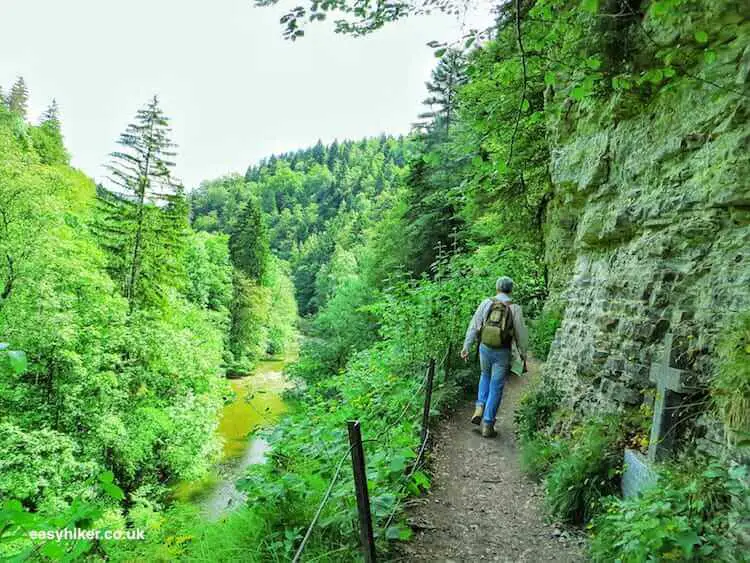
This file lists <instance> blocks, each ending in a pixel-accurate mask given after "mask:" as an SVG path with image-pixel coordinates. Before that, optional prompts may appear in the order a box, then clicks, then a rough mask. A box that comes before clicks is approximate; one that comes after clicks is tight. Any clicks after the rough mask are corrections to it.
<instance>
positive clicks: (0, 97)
mask: <svg viewBox="0 0 750 563" xmlns="http://www.w3.org/2000/svg"><path fill="white" fill-rule="evenodd" d="M0 106H3V107H7V106H6V102H5V93H4V92H3V87H2V86H0Z"/></svg>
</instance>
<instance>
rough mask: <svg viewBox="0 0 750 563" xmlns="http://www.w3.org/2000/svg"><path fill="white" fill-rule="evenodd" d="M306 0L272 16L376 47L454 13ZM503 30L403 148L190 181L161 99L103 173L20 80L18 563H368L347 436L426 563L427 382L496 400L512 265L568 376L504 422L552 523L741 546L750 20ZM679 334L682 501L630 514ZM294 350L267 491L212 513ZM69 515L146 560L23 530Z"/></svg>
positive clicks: (518, 294) (584, 15)
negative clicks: (271, 371) (84, 159)
mask: <svg viewBox="0 0 750 563" xmlns="http://www.w3.org/2000/svg"><path fill="white" fill-rule="evenodd" d="M256 3H257V4H258V5H259V6H260V7H263V6H267V5H271V4H276V2H275V1H269V0H258V1H257V2H256ZM303 4H304V5H303V6H299V7H297V8H294V9H292V10H291V11H290V12H289V14H287V15H285V16H284V17H283V18H282V21H281V28H280V29H279V33H281V34H284V35H285V36H286V37H288V38H289V39H291V40H294V41H295V44H297V45H300V46H301V45H302V44H303V43H304V42H305V41H309V40H310V39H309V38H308V37H304V29H305V28H306V26H308V25H311V26H314V25H317V23H316V22H317V21H318V20H323V19H326V18H328V19H331V18H339V19H335V27H336V30H337V31H338V32H341V33H347V34H352V35H363V34H368V33H373V32H376V30H377V29H379V28H380V27H383V26H385V25H388V24H390V23H391V22H393V21H395V20H398V19H401V18H404V17H419V16H420V15H421V14H422V13H423V12H425V11H427V10H430V9H435V10H444V11H446V12H451V11H452V10H453V9H454V8H455V6H454V4H452V3H450V2H448V3H445V4H443V3H440V4H439V5H437V4H435V5H433V3H430V2H428V3H425V4H421V3H420V4H411V3H405V4H403V5H402V4H394V5H392V4H388V3H386V4H382V3H377V5H375V4H371V3H359V2H354V3H349V2H347V1H342V2H336V3H320V2H310V3H305V2H303ZM495 17H496V20H495V23H494V25H493V26H491V27H490V28H488V29H485V30H477V31H475V32H471V33H468V34H467V35H466V37H464V38H463V39H462V41H461V42H460V43H457V44H440V43H437V42H436V43H435V44H434V45H433V47H434V49H435V55H436V64H435V68H434V70H433V72H432V77H431V80H430V82H429V83H428V84H427V85H426V90H427V96H428V97H427V99H426V100H425V102H424V108H425V109H424V113H422V114H421V115H419V116H415V121H416V122H415V123H414V125H413V128H412V132H411V133H410V134H409V135H406V136H393V135H388V134H383V135H382V136H380V137H374V138H364V139H339V140H333V139H331V140H326V141H323V140H321V141H319V142H318V143H317V144H316V145H314V146H312V147H309V148H302V149H294V148H291V147H290V150H289V151H288V152H285V153H283V154H274V155H269V156H268V157H267V158H265V159H263V160H261V161H259V162H253V163H247V164H248V167H247V169H246V170H245V171H244V173H242V172H239V173H236V174H232V175H226V176H223V177H220V178H216V179H210V180H205V181H203V182H202V183H201V184H200V185H199V186H196V187H190V188H192V189H188V188H186V187H185V186H183V185H182V183H181V182H180V181H179V180H177V179H175V177H174V173H173V170H174V167H175V163H176V162H177V160H178V159H179V158H180V155H179V147H176V146H175V145H174V141H173V133H172V130H171V126H170V118H169V117H168V115H167V113H168V108H163V107H162V104H161V102H160V100H159V98H157V97H153V98H151V99H149V100H146V101H145V103H144V105H143V106H142V107H141V108H140V109H138V108H133V110H134V117H133V120H132V121H131V123H130V124H123V133H122V134H121V136H120V137H119V139H117V145H118V149H117V150H116V151H115V152H113V153H112V154H111V156H110V161H109V163H108V167H107V169H108V173H109V178H108V181H107V182H102V183H99V184H97V183H96V182H94V181H93V180H92V179H91V178H89V177H87V176H86V175H85V174H84V173H83V172H82V171H80V170H76V169H74V168H73V167H71V165H70V155H69V153H68V151H67V149H66V147H65V143H64V138H63V132H64V130H65V124H64V123H63V122H62V119H61V117H60V114H61V110H60V108H58V106H57V104H56V103H55V102H54V101H53V102H52V104H51V105H50V107H49V108H48V110H47V111H46V112H45V113H44V114H43V115H42V117H41V119H40V120H39V121H38V122H36V123H32V122H31V121H30V119H29V118H28V115H27V113H28V107H27V106H28V98H29V90H28V87H27V85H26V83H25V82H24V79H23V78H19V79H18V80H17V81H16V82H15V83H14V84H13V85H12V86H11V87H10V88H8V89H6V90H0V558H6V557H7V558H9V559H10V560H14V561H36V560H39V561H48V560H61V561H79V560H80V561H100V560H102V561H104V560H112V561H172V560H187V561H194V560H195V561H258V562H265V561H290V560H292V559H293V558H294V557H295V554H297V553H298V550H300V549H302V548H304V553H303V556H302V559H301V560H302V561H332V562H334V561H342V562H344V561H359V560H361V558H362V555H361V552H360V549H361V548H360V537H359V522H358V517H357V508H356V503H355V499H354V494H353V490H354V484H353V477H352V474H351V470H350V465H349V464H350V461H349V453H350V447H349V444H348V442H347V431H346V428H347V421H349V420H354V419H356V420H359V421H360V422H361V425H362V428H363V434H364V439H365V440H364V441H365V451H366V462H367V486H368V488H369V495H370V506H371V510H372V520H373V529H374V535H375V542H376V546H377V552H378V558H379V559H382V560H409V559H408V558H404V555H403V554H404V553H406V551H404V550H405V547H404V546H405V545H408V544H409V542H410V541H412V540H413V539H414V538H415V535H416V533H417V531H416V530H415V526H413V522H412V520H411V519H410V517H409V514H410V510H411V509H410V508H409V505H410V502H411V501H413V500H414V499H417V498H424V497H425V496H429V495H430V494H431V491H432V489H433V488H434V483H435V482H436V481H437V480H439V479H440V476H439V475H438V474H436V473H435V472H433V470H432V468H433V461H432V457H433V454H432V453H431V452H429V451H428V453H427V461H426V463H425V462H424V460H422V451H421V450H420V443H421V440H420V435H419V431H420V427H419V422H420V417H421V409H422V403H421V397H422V390H423V385H424V381H423V375H424V373H425V368H426V366H427V362H428V361H429V360H430V359H431V358H432V359H436V360H437V361H438V362H439V375H438V378H437V381H436V384H435V388H434V391H433V396H432V408H431V410H430V412H429V413H428V414H429V415H430V418H431V421H432V423H433V424H435V423H437V421H439V420H443V419H444V418H445V417H446V416H447V415H448V414H449V413H451V412H453V411H454V410H455V409H456V408H458V406H459V405H461V404H462V403H464V402H467V401H468V400H469V399H467V397H469V395H470V394H472V393H473V392H474V389H475V385H476V380H477V374H478V369H479V367H478V362H477V361H476V360H475V359H474V357H473V356H472V358H471V359H470V361H469V363H468V364H463V363H462V362H460V360H459V358H458V352H459V350H460V347H461V343H462V342H463V339H464V333H465V331H466V325H467V323H468V321H469V319H471V316H472V314H473V313H474V311H475V309H476V307H477V305H478V304H479V303H480V302H481V301H482V300H483V299H485V298H486V297H488V296H490V295H491V294H493V293H494V292H493V289H494V283H495V279H497V277H498V276H500V275H505V276H510V277H511V278H513V280H514V282H515V287H516V289H514V291H513V298H514V300H515V301H516V302H517V303H519V304H521V305H522V307H523V310H524V315H525V316H526V318H527V319H528V323H529V328H530V333H531V345H530V347H531V351H532V354H533V356H534V358H535V359H536V361H538V362H540V363H544V362H545V360H546V364H544V365H543V367H542V368H541V370H540V373H536V372H535V373H534V374H533V376H529V377H527V382H525V383H524V385H525V388H524V393H523V397H522V398H521V399H520V402H519V404H518V406H517V407H516V409H515V412H511V413H509V414H508V415H507V416H508V417H510V418H511V419H512V420H513V422H514V428H515V430H514V432H515V438H514V439H515V441H516V443H517V447H518V457H519V460H520V461H519V463H520V464H521V466H522V468H523V471H524V473H525V475H526V478H527V479H528V480H529V481H530V482H534V483H536V485H535V486H537V487H539V488H540V490H541V491H542V492H543V495H542V496H543V497H544V498H543V500H542V501H540V502H542V504H543V509H542V510H543V511H544V514H545V515H546V518H547V519H548V520H549V521H551V522H555V523H557V524H559V525H561V526H566V527H568V528H569V529H571V530H577V531H576V532H571V533H577V534H579V535H580V536H581V537H585V547H584V548H583V551H584V553H583V554H582V555H581V559H580V560H592V561H602V562H604V561H607V562H609V561H624V562H641V561H643V562H645V561H668V560H671V561H728V562H734V561H738V562H741V561H749V560H750V559H748V553H750V472H749V471H748V463H749V462H750V457H749V456H750V453H749V452H750V450H749V449H748V448H749V447H750V416H749V415H748V413H750V314H749V313H748V311H750V308H749V306H750V268H748V266H747V249H748V248H749V247H750V246H749V245H750V215H749V214H750V207H749V205H750V204H749V203H748V202H750V191H748V183H747V177H748V174H749V173H750V159H748V154H749V153H748V151H747V149H748V147H749V146H750V120H749V117H748V116H750V47H748V39H750V8H748V5H747V4H746V3H745V2H742V1H733V0H719V1H710V2H709V1H708V0H643V1H638V0H580V1H573V0H514V1H513V2H505V3H498V5H497V7H496V11H495ZM667 328H669V334H672V333H674V337H675V339H674V342H675V348H676V349H677V350H678V351H679V354H676V355H675V356H674V358H676V359H675V360H672V361H673V363H675V368H674V369H677V368H679V369H681V370H684V371H685V372H690V374H691V377H693V379H691V380H690V381H691V384H690V385H691V387H690V392H689V394H686V395H685V398H684V400H683V401H682V402H681V403H679V405H678V406H675V407H673V408H675V409H677V410H678V411H679V413H680V416H681V417H683V416H684V421H683V420H682V419H681V420H680V423H679V426H676V428H677V429H676V430H675V432H676V434H677V435H676V437H675V443H674V446H673V448H672V449H671V451H670V452H669V454H668V457H667V458H666V459H664V460H661V462H660V463H658V464H656V465H655V466H654V469H653V470H654V472H655V473H656V474H658V481H657V483H658V485H657V486H654V487H651V488H648V489H646V490H645V491H644V492H643V493H642V494H639V495H637V496H627V495H626V496H623V494H622V490H621V480H622V479H623V475H624V473H625V472H626V470H627V467H626V464H624V462H623V454H624V452H626V451H635V452H641V453H643V454H644V455H646V452H647V451H648V449H649V439H650V432H651V426H652V417H653V415H654V411H655V409H656V408H657V407H656V406H655V405H656V404H657V403H658V402H659V401H658V399H659V397H658V396H657V393H658V392H656V391H655V390H654V382H653V381H649V364H651V363H653V362H656V361H657V360H658V358H659V357H660V354H661V353H662V351H663V348H662V339H663V337H664V336H665V334H667ZM271 358H274V359H280V358H285V359H287V363H286V367H285V370H284V377H285V378H286V379H287V380H288V381H289V382H290V383H291V385H290V387H289V388H288V389H287V390H286V391H285V392H284V397H283V399H284V403H285V404H286V405H287V411H286V412H285V413H284V414H283V415H280V416H279V417H277V418H274V419H273V420H272V421H270V420H269V421H268V422H267V423H266V424H263V425H260V426H259V427H258V428H256V429H255V430H254V432H253V437H256V436H260V437H262V438H263V440H265V441H266V442H267V443H268V444H269V450H268V453H267V456H266V460H265V462H264V463H256V464H252V465H250V466H248V467H247V468H246V470H245V471H244V474H243V476H242V477H241V479H239V480H238V482H237V484H236V487H237V489H238V490H240V491H241V492H242V495H243V499H244V501H243V503H242V505H241V506H239V507H236V508H234V509H233V510H231V511H228V512H227V513H226V514H224V515H223V516H222V517H221V518H218V519H207V518H206V517H205V515H204V514H202V513H201V510H200V508H199V506H198V505H197V504H196V503H194V502H185V501H183V500H180V499H176V498H175V495H174V488H175V486H176V484H178V483H182V482H195V481H199V480H201V479H206V478H207V476H210V475H211V474H212V472H214V471H215V467H216V466H217V464H218V463H219V462H220V460H221V455H222V454H221V452H222V447H223V443H222V439H221V438H220V437H219V435H218V428H219V424H220V420H221V416H222V414H221V413H222V409H223V408H224V406H225V405H226V404H228V403H230V402H231V401H232V397H233V391H232V388H231V387H230V382H231V381H234V380H238V379H243V378H245V379H252V377H253V375H252V374H253V373H254V370H256V368H257V366H259V365H260V364H262V363H263V362H264V361H267V360H269V359H271ZM671 358H672V357H670V356H669V351H667V364H668V365H667V367H669V362H670V359H671ZM659 392H663V391H659ZM507 439H509V438H507V437H506V436H505V435H504V434H501V435H500V437H499V438H498V440H507ZM439 454H440V450H438V451H437V453H436V454H434V455H436V456H437V455H439ZM342 464H343V465H342ZM342 467H343V469H342ZM321 501H324V502H323V503H321ZM311 522H315V523H316V525H315V527H314V528H311V530H312V531H311V533H310V534H309V537H308V536H307V535H306V533H307V532H308V527H309V526H310V523H311ZM63 528H83V529H91V530H99V529H121V530H145V541H129V542H125V541H122V542H112V541H109V542H108V541H101V540H99V539H91V538H88V539H79V540H77V541H70V542H60V541H42V540H37V539H32V538H31V537H30V536H29V533H28V532H29V531H30V530H55V529H63ZM420 533H422V532H420ZM506 555H507V556H508V557H510V558H513V557H515V556H517V555H518V554H514V553H510V554H506ZM399 558H400V559H399ZM560 560H564V559H560Z"/></svg>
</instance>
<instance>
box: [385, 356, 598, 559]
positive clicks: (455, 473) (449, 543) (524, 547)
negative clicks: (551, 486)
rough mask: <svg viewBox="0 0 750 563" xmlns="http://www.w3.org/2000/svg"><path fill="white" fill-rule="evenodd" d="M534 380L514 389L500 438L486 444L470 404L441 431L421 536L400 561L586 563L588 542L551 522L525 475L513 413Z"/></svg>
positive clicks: (413, 518) (417, 523) (415, 513)
mask: <svg viewBox="0 0 750 563" xmlns="http://www.w3.org/2000/svg"><path fill="white" fill-rule="evenodd" d="M535 368H537V366H533V367H532V371H533V372H535V371H536V369H535ZM528 380H529V378H527V377H524V378H518V377H515V376H511V377H510V378H509V379H508V380H507V381H506V385H505V394H504V397H503V403H502V405H501V407H500V410H499V412H498V423H497V426H496V428H497V430H498V432H499V434H498V436H497V437H496V438H493V439H487V438H482V437H481V435H480V434H479V431H478V427H477V426H474V425H473V424H471V423H470V422H469V419H470V418H471V414H472V412H473V408H474V403H473V401H471V400H469V399H467V400H466V403H465V404H464V405H463V406H462V407H461V408H459V409H457V410H456V411H455V412H454V413H453V415H452V416H451V417H450V418H448V419H446V420H443V421H441V422H440V423H439V424H438V425H437V428H436V429H435V432H434V435H435V439H434V448H433V453H432V463H431V470H432V474H433V483H432V490H431V491H430V493H429V494H428V495H427V496H426V497H425V498H424V499H420V501H418V503H417V506H416V507H414V508H412V509H411V510H410V511H409V513H408V515H407V517H408V521H409V523H410V524H411V526H412V527H413V528H414V530H415V535H414V538H413V539H412V541H410V542H408V543H405V544H403V546H402V547H401V549H400V553H399V554H398V555H397V556H396V557H394V559H393V560H395V561H430V562H435V563H437V562H445V563H450V562H455V563H464V562H468V561H502V562H514V563H515V562H529V563H537V562H542V561H559V562H577V561H585V560H586V557H585V555H584V552H585V549H584V544H585V541H584V539H583V537H582V536H581V535H580V533H575V532H573V531H570V530H565V529H564V528H562V527H560V526H555V525H553V524H550V523H548V522H547V521H546V520H545V518H544V511H543V506H542V505H543V501H544V498H543V492H542V491H541V489H540V488H539V486H538V485H536V484H535V483H533V482H531V481H530V480H529V479H528V478H527V477H526V476H525V475H523V473H522V472H521V468H520V462H519V453H520V452H519V451H518V448H517V445H516V439H515V435H514V432H513V412H514V411H515V408H516V405H517V404H518V401H519V399H520V397H521V393H522V390H523V387H524V386H525V385H526V384H527V383H528Z"/></svg>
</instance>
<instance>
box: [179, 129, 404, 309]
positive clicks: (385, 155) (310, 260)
mask: <svg viewBox="0 0 750 563" xmlns="http://www.w3.org/2000/svg"><path fill="white" fill-rule="evenodd" d="M405 151H406V146H405V143H404V140H403V139H400V138H399V139H394V138H388V137H381V138H379V139H368V140H363V141H359V142H354V141H345V142H343V143H338V142H334V143H332V144H331V145H329V146H324V145H323V144H322V143H318V144H317V145H316V146H315V147H312V148H310V149H306V150H300V151H296V152H292V153H287V154H282V155H278V156H272V157H270V158H268V159H266V160H263V161H261V162H260V163H259V164H257V165H255V166H252V167H250V168H249V169H248V170H247V174H246V176H245V181H243V180H242V179H241V178H239V177H236V176H230V177H226V178H221V179H219V180H215V181H213V182H205V183H204V184H202V185H201V187H200V188H199V189H197V190H196V191H195V192H193V193H192V194H191V207H192V212H193V226H194V227H195V228H197V229H203V230H208V231H216V230H222V231H224V232H226V233H232V232H234V230H235V229H237V228H238V220H239V219H240V218H241V217H245V216H246V214H244V212H243V211H242V210H243V209H244V207H245V206H246V205H248V202H250V201H251V200H254V199H255V198H257V200H258V202H259V204H260V209H261V211H262V215H263V221H262V223H263V225H264V229H265V230H266V231H267V234H268V245H269V247H270V250H271V251H272V252H273V254H274V255H276V256H277V257H279V258H281V259H282V260H285V261H288V262H289V263H290V266H291V269H290V274H291V276H292V279H293V280H294V286H295V295H296V298H297V302H298V304H299V309H300V313H302V314H303V315H309V314H312V313H315V312H316V311H317V310H318V309H320V308H321V307H322V306H323V305H324V304H325V302H326V300H327V299H329V298H330V297H331V296H332V295H333V288H334V286H335V285H336V284H337V283H339V281H340V280H339V279H337V277H338V276H340V275H349V274H350V273H351V267H350V266H351V261H352V255H353V252H354V251H355V249H356V248H357V247H358V246H360V245H361V244H362V243H363V241H364V239H365V238H366V237H367V236H368V234H369V233H368V230H369V229H370V228H372V226H373V225H375V224H376V223H377V221H378V220H379V219H380V218H381V217H382V215H383V213H385V212H387V210H388V209H390V208H391V206H392V205H393V204H394V192H396V191H397V190H398V189H399V188H400V187H401V183H402V180H403V177H404V162H405V156H404V154H405ZM256 219H257V218H256ZM255 222H256V223H257V220H256V221H255ZM256 228H257V227H256ZM239 248H240V249H242V250H243V251H244V252H251V251H252V248H255V247H254V246H252V245H250V246H249V247H248V246H247V245H240V246H239ZM246 249H248V250H246ZM256 258H259V256H258V257H256ZM256 261H257V260H256ZM341 266H344V270H342V271H341V273H339V268H340V267H341ZM251 276H254V274H251Z"/></svg>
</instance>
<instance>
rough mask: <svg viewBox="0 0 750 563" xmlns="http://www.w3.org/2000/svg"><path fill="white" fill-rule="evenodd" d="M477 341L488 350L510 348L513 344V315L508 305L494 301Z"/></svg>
mask: <svg viewBox="0 0 750 563" xmlns="http://www.w3.org/2000/svg"><path fill="white" fill-rule="evenodd" d="M479 341H480V342H481V343H482V344H484V345H485V346H489V347H490V348H510V345H511V343H512V342H513V313H512V311H511V309H510V303H505V302H503V301H495V300H494V299H493V301H492V305H490V312H489V314H488V315H487V318H486V319H484V323H482V329H481V332H480V336H479Z"/></svg>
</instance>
